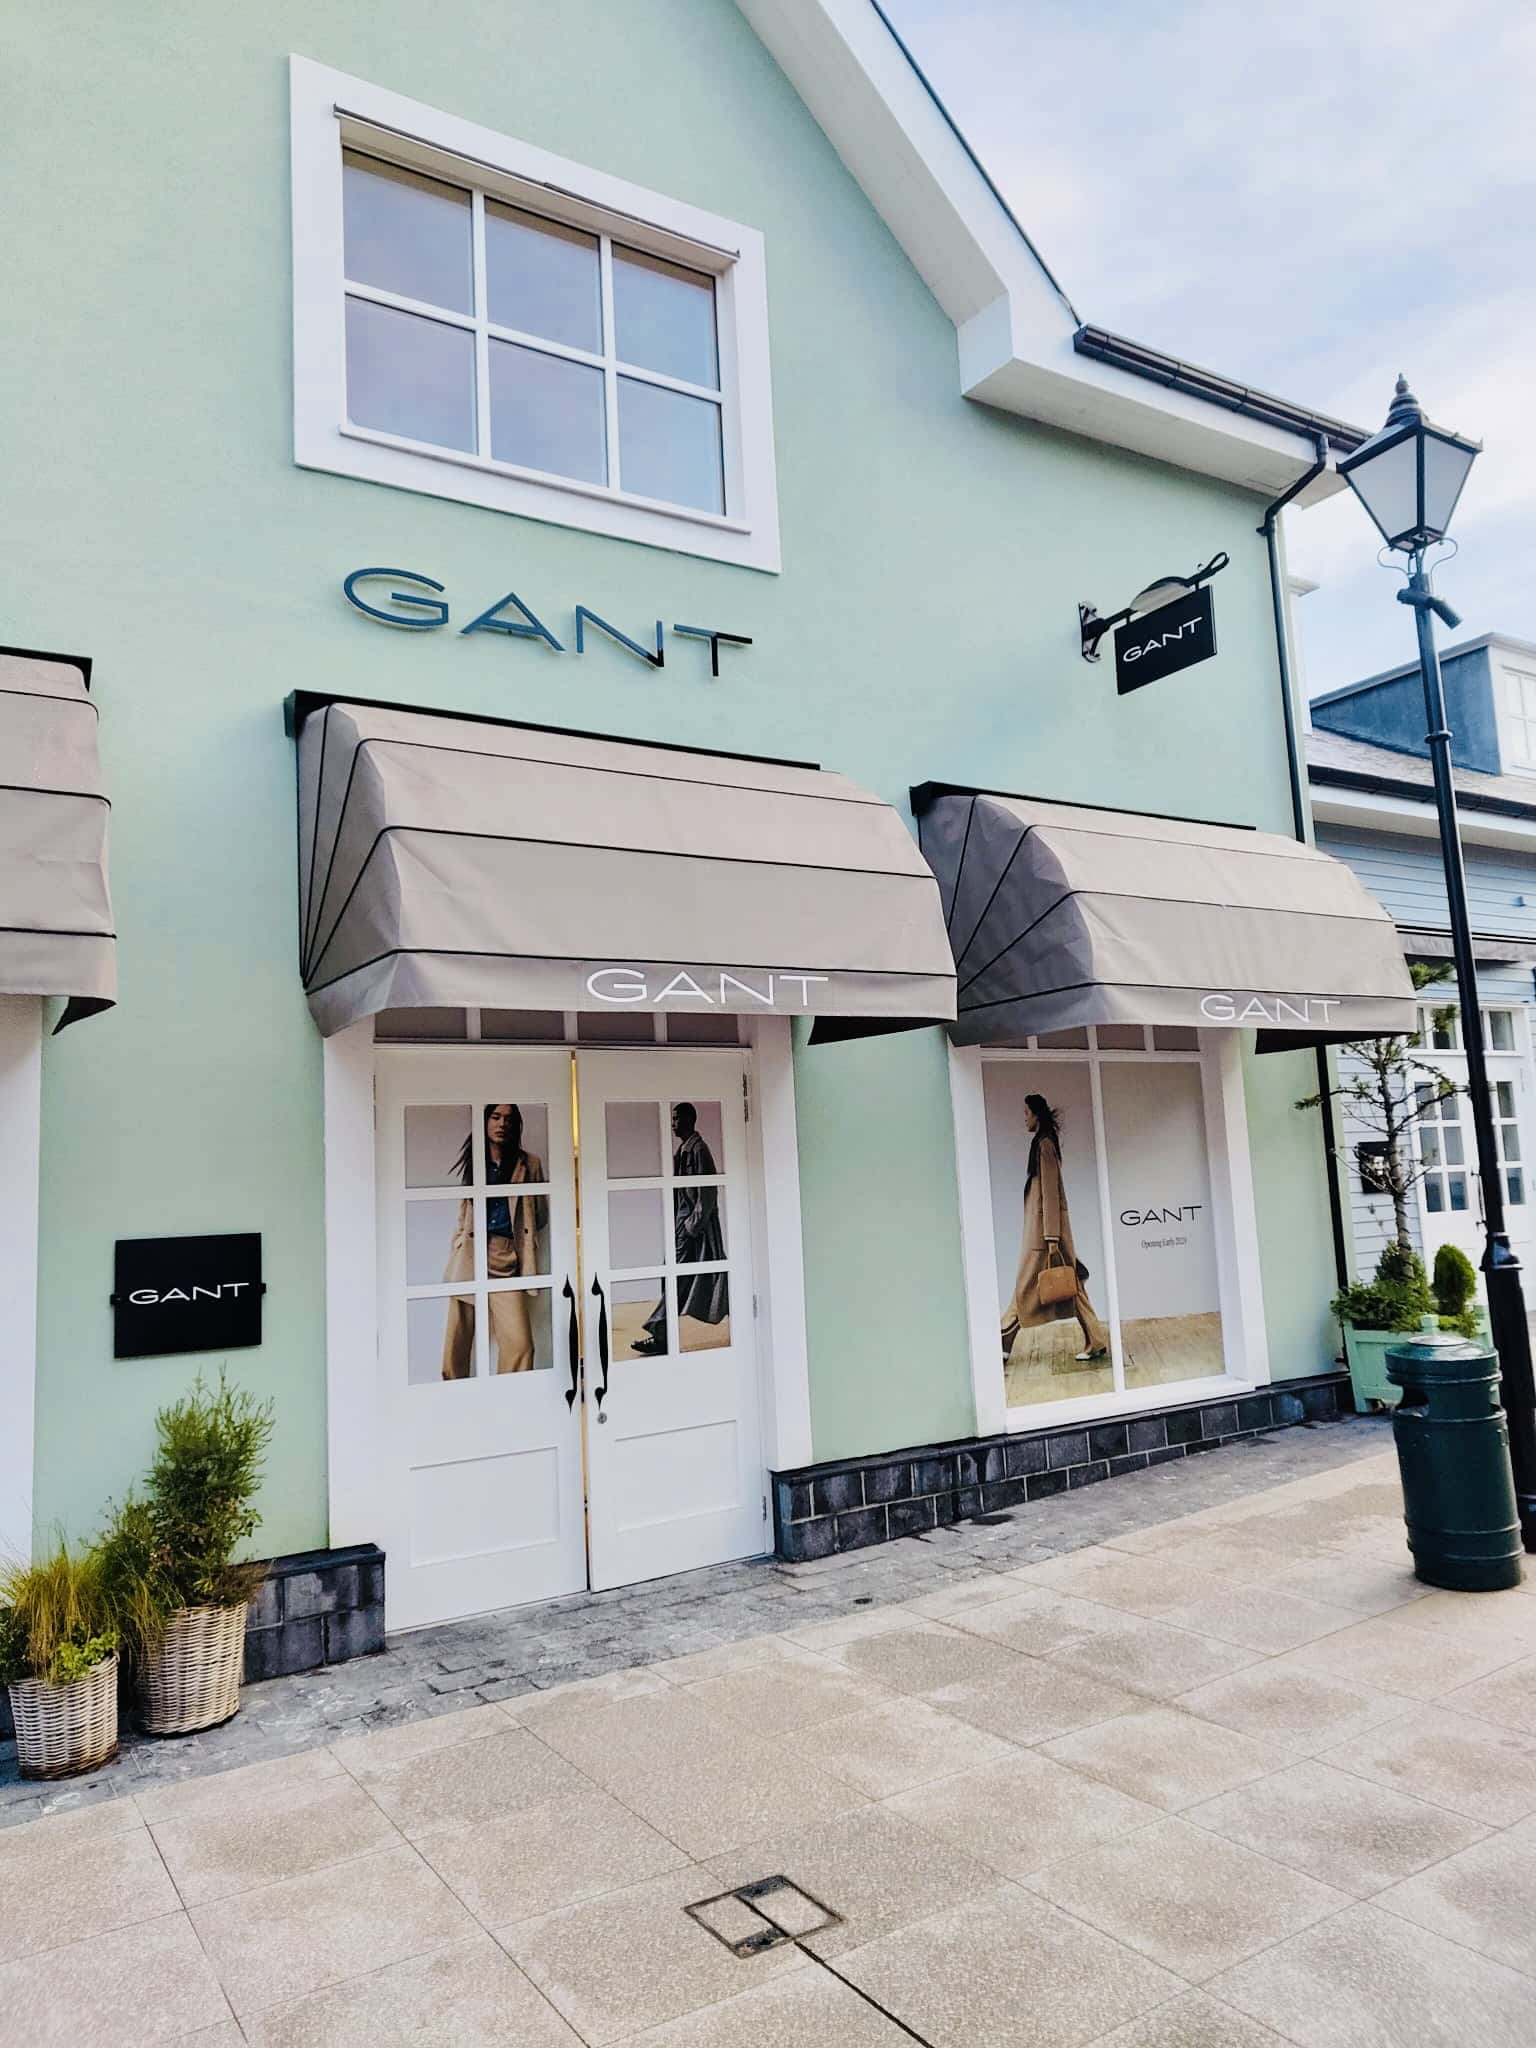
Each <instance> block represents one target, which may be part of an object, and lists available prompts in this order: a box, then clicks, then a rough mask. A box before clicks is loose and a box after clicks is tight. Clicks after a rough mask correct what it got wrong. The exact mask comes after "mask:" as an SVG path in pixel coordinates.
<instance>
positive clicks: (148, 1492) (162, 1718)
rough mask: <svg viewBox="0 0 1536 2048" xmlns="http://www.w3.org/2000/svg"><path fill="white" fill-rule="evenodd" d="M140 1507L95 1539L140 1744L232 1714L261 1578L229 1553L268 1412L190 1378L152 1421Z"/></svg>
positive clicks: (260, 1458)
mask: <svg viewBox="0 0 1536 2048" xmlns="http://www.w3.org/2000/svg"><path fill="white" fill-rule="evenodd" d="M155 1432H156V1437H157V1440H158V1448H157V1450H156V1455H155V1462H154V1465H153V1466H152V1467H151V1470H150V1474H149V1480H148V1483H147V1486H146V1488H145V1492H144V1495H143V1497H142V1498H137V1497H130V1498H129V1499H128V1500H127V1501H125V1502H124V1504H123V1505H122V1506H121V1507H120V1508H118V1509H117V1510H116V1513H115V1515H114V1517H113V1521H112V1525H111V1528H110V1529H109V1531H108V1534H107V1536H106V1538H105V1539H104V1552H105V1558H106V1575H107V1582H108V1588H109V1597H110V1599H111V1601H112V1605H113V1611H114V1613H115V1615H116V1617H117V1621H118V1625H119V1627H120V1629H121V1631H122V1636H123V1641H124V1644H125V1646H126V1647H127V1648H128V1650H129V1651H130V1653H131V1657H132V1663H133V1672H134V1678H135V1681H136V1684H137V1689H138V1697H139V1718H140V1721H141V1722H142V1725H143V1727H144V1729H145V1731H146V1732H147V1733H148V1734H150V1735H188V1734H191V1733H192V1732H193V1731H194V1730H196V1729H199V1728H212V1727H216V1726H217V1725H218V1724H219V1723H220V1722H221V1721H227V1720H229V1719H230V1718H231V1717H232V1716H233V1715H235V1714H236V1713H238V1712H239V1710H240V1678H241V1671H242V1667H243V1664H244V1661H245V1618H246V1609H247V1606H248V1604H249V1602H250V1599H251V1595H252V1594H253V1593H254V1592H255V1591H256V1589H257V1587H258V1586H259V1585H260V1584H261V1582H262V1580H263V1579H264V1578H265V1577H266V1574H267V1567H266V1564H265V1563H264V1562H259V1561H254V1560H244V1561H242V1560H240V1559H239V1558H238V1556H237V1553H238V1552H239V1551H240V1550H242V1549H243V1548H244V1546H245V1545H246V1544H247V1543H248V1542H249V1541H250V1538H251V1537H252V1536H253V1535H254V1534H255V1531H256V1527H257V1524H258V1522H259V1520H260V1517H259V1516H258V1514H257V1512H256V1508H255V1505H254V1503H255V1496H256V1489H257V1486H258V1485H259V1483H260V1479H261V1471H262V1466H263V1464H264V1462H265V1457H266V1450H267V1445H268V1443H269V1441H270V1439H271V1435H272V1404H271V1403H270V1402H266V1403H264V1404H261V1405H258V1404H257V1402H256V1401H255V1400H254V1399H253V1397H252V1396H251V1395H250V1394H248V1393H246V1392H244V1391H243V1390H240V1389H235V1388H231V1387H230V1386H229V1385H228V1383H227V1382H226V1380H225V1379H224V1378H223V1376H222V1375H221V1376H220V1379H219V1384H218V1387H217V1390H215V1391H210V1390H209V1389H208V1388H207V1387H205V1386H204V1384H203V1382H202V1380H201V1379H199V1380H198V1382H197V1384H196V1385H195V1386H194V1388H193V1390H192V1392H191V1393H190V1394H188V1395H187V1396H186V1397H185V1399H183V1400H181V1401H178V1402H175V1403H174V1404H173V1405H172V1406H171V1407H169V1408H163V1409H162V1410H161V1411H160V1413H159V1414H158V1415H157V1416H156V1418H155Z"/></svg>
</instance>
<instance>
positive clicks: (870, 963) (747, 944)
mask: <svg viewBox="0 0 1536 2048" xmlns="http://www.w3.org/2000/svg"><path fill="white" fill-rule="evenodd" d="M291 722H292V724H293V726H294V727H295V729H296V731H297V737H298V752H299V870H300V905H299V911H300V928H301V933H302V966H303V974H304V985H305V988H306V990H307V992H308V996H309V1004H310V1009H311V1012H312V1014H313V1015H314V1017H315V1020H316V1022H317V1023H318V1024H319V1026H320V1029H321V1030H322V1031H323V1032H325V1033H327V1034H330V1033H331V1032H334V1031H338V1030H341V1029H342V1028H343V1027H344V1026H346V1025H348V1024H352V1023H355V1022H357V1021H358V1020H360V1019H361V1018H363V1017H367V1016H370V1015H371V1014H373V1013H374V1012H376V1011H378V1010H383V1009H400V1008H419V1007H423V1006H427V1007H438V1006H449V1007H468V1006H474V1005H479V1006H481V1007H487V1006H489V1007H492V1008H499V1009H522V1010H589V1011H592V1010H597V1011H609V1012H614V1011H629V1012H631V1013H632V1014H637V1013H638V1012H639V1011H640V1010H641V1009H643V1008H649V1009H652V1010H666V1011H669V1012H678V1011H684V1012H693V1013H694V1014H701V1013H703V1012H705V1011H708V1010H716V1009H719V1010H726V1011H732V1012H737V1013H745V1014H747V1015H749V1016H761V1015H771V1014H779V1015H808V1016H835V1017H871V1018H885V1017H889V1018H901V1019H918V1018H920V1019H928V1020H931V1021H934V1022H941V1023H942V1022H947V1021H948V1020H949V1019H951V1018H952V1017H953V1016H954V1013H955V1008H954V963H953V961H952V960H951V958H950V953H949V945H948V941H947V939H946V937H945V933H944V919H943V916H942V914H941V912H940V909H939V891H938V886H937V884H936V883H935V881H934V878H933V874H932V872H931V871H930V869H929V868H928V866H927V864H926V862H925V861H924V860H923V857H922V854H921V853H920V852H919V851H918V848H917V846H916V844H915V843H914V841H913V838H912V835H911V833H910V832H909V831H908V829H907V827H906V826H905V825H904V824H903V823H902V821H901V819H900V817H898V815H897V814H896V812H895V811H894V810H893V809H892V808H891V806H890V805H889V804H887V803H884V802H882V801H881V800H880V799H879V798H878V797H875V796H871V795H870V794H869V793H868V791H866V790H862V789H859V788H857V787H856V786H855V785H854V784H853V783H851V782H848V781H846V780H845V779H844V778H843V777H842V776H840V775H834V774H829V773H826V772H824V771H822V770H820V769H817V768H812V767H805V766H800V765H797V764H794V763H787V762H778V761H764V760H757V759H753V758H749V757H746V756H741V755H728V754H711V753H707V752H703V751H697V752H695V751H692V750H690V749H687V748H682V747H668V746H657V745H652V744H649V743H645V742H638V741H625V740H613V739H606V738H601V737H597V736H593V735H590V734H577V733H565V732H555V731H551V730H549V729H547V728H543V727H531V726H520V725H514V724H509V723H502V722H499V721H496V720H491V719H477V718H464V717H455V716H451V715H446V714H442V713H433V712H426V711H418V710H413V709H406V708H402V707H398V706H391V705H378V704H364V703H359V702H356V701H354V700H327V699H320V698H312V697H306V696H300V697H297V698H295V699H294V700H292V712H291Z"/></svg>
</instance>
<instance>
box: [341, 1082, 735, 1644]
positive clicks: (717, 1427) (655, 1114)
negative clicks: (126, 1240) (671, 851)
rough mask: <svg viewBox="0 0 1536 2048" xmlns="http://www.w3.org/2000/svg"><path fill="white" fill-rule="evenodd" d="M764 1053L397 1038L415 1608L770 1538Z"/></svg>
mask: <svg viewBox="0 0 1536 2048" xmlns="http://www.w3.org/2000/svg"><path fill="white" fill-rule="evenodd" d="M743 1075H744V1066H743V1055H742V1054H740V1053H735V1052H726V1051H720V1052H715V1051H709V1052H702V1051H701V1052H687V1053H684V1052H675V1051H671V1050H661V1049H658V1050H657V1051H656V1052H588V1051H585V1050H582V1051H577V1050H575V1049H571V1050H565V1051H562V1050H558V1049H556V1050H548V1051H531V1050H530V1051H524V1050H522V1049H518V1048H511V1049H509V1048H507V1047H504V1046H491V1045H486V1046H464V1047H461V1048H459V1047H456V1048H453V1049H452V1050H427V1049H425V1048H422V1049H415V1048H408V1049H402V1050H400V1051H398V1052H391V1051H383V1050H381V1051H380V1052H379V1054H378V1065H377V1068H376V1077H377V1078H376V1103H377V1149H376V1157H377V1160H378V1172H379V1189H378V1194H379V1204H378V1213H379V1282H380V1300H379V1374H380V1382H379V1394H380V1403H381V1413H380V1418H379V1420H380V1423H381V1425H382V1426H381V1428H380V1430H379V1443H380V1454H381V1457H382V1458H383V1460H384V1462H385V1464H386V1466H387V1473H386V1475H385V1477H386V1479H387V1485H386V1487H385V1488H384V1489H383V1491H384V1492H385V1494H386V1497H387V1500H386V1508H385V1521H386V1524H387V1530H386V1534H387V1550H388V1567H387V1580H388V1589H389V1590H388V1598H389V1625H390V1626H391V1627H392V1628H413V1627H418V1626H420V1625H422V1624H424V1623H428V1622H435V1621H446V1620H452V1619H455V1618H458V1617H461V1616H464V1615H470V1614H480V1613H485V1612H488V1611H490V1610H492V1609H495V1608H499V1607H509V1606H514V1605H517V1604H518V1603H520V1602H524V1601H530V1600H543V1599H549V1598H552V1597H554V1596H556V1595H558V1594H563V1593H572V1592H576V1591H579V1590H581V1589H582V1588H584V1587H591V1588H593V1589H598V1588H603V1587H610V1586H620V1585H628V1584H631V1583H633V1582H634V1581H637V1580H641V1579H650V1578H656V1577H659V1576H660V1575H662V1574H663V1573H666V1572H676V1571H685V1570H689V1569H692V1568H693V1567H695V1566H698V1565H705V1564H714V1563H718V1562H721V1561H722V1560H724V1559H727V1558H737V1557H748V1556H753V1555H756V1554H758V1553H760V1552H761V1551H762V1550H764V1549H765V1548H767V1542H768V1539H767V1533H766V1521H765V1515H764V1505H763V1503H764V1498H765V1491H766V1489H765V1483H764V1473H763V1468H762V1453H761V1437H760V1423H759V1408H758V1386H757V1373H756V1370H755V1358H754V1344H753V1335H754V1315H753V1294H752V1274H751V1243H750V1231H751V1205H750V1202H749V1199H748V1182H747V1144H746V1126H745V1116H744V1086H743Z"/></svg>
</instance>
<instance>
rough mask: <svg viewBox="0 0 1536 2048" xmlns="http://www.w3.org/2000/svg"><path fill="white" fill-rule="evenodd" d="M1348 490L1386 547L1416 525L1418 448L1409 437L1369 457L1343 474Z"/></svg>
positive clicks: (1417, 517)
mask: <svg viewBox="0 0 1536 2048" xmlns="http://www.w3.org/2000/svg"><path fill="white" fill-rule="evenodd" d="M1344 475H1345V478H1346V479H1347V481H1348V483H1349V485H1350V488H1351V489H1352V490H1353V491H1354V493H1355V496H1356V497H1357V498H1358V499H1359V500H1360V502H1361V504H1362V505H1363V506H1364V507H1365V509H1366V511H1367V512H1369V513H1370V515H1371V517H1372V519H1373V520H1375V522H1376V524H1377V526H1378V527H1379V528H1380V529H1381V536H1382V539H1383V540H1385V541H1386V542H1387V543H1388V544H1389V545H1390V544H1392V543H1393V542H1395V541H1396V540H1398V539H1399V538H1400V537H1401V536H1402V535H1404V534H1411V533H1412V532H1413V531H1414V530H1415V529H1416V527H1417V526H1418V523H1419V447H1418V439H1417V436H1415V435H1413V434H1410V435H1408V436H1407V438H1406V439H1405V440H1402V441H1399V442H1398V443H1397V444H1396V446H1395V447H1391V448H1383V449H1380V450H1378V451H1377V452H1376V453H1375V454H1372V455H1368V456H1367V457H1366V458H1365V460H1364V462H1362V463H1359V464H1358V465H1357V466H1356V467H1355V468H1353V469H1346V470H1345V472H1344Z"/></svg>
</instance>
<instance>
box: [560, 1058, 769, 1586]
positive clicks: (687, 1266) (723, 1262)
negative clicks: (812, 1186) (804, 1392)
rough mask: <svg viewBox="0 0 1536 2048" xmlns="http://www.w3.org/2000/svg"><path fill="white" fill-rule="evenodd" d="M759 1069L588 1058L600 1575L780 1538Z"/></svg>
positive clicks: (600, 1582) (739, 1550) (588, 1216)
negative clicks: (757, 1168)
mask: <svg viewBox="0 0 1536 2048" xmlns="http://www.w3.org/2000/svg"><path fill="white" fill-rule="evenodd" d="M743 1073H744V1066H743V1061H742V1057H741V1055H740V1054H739V1053H727V1052H720V1053H703V1052H700V1053H690V1054H687V1055H682V1054H667V1055H647V1054H644V1053H640V1054H634V1053H619V1052H614V1053H585V1052H584V1053H582V1054H581V1055H580V1057H579V1059H578V1062H577V1075H578V1092H579V1102H580V1119H581V1190H582V1252H583V1270H584V1275H585V1276H586V1288H587V1292H586V1297H585V1303H584V1306H585V1309H586V1322H587V1344H586V1358H587V1366H588V1369H587V1393H586V1398H587V1458H588V1472H589V1481H590V1501H589V1540H590V1544H591V1557H592V1584H593V1586H594V1587H607V1586H620V1585H627V1584H630V1583H632V1582H633V1581H635V1580H637V1579H649V1578H655V1577H658V1576H660V1575H661V1574H662V1573H664V1572H673V1571H686V1570H689V1569H691V1568H692V1567H694V1566H696V1565H701V1564H713V1563H717V1562H719V1561H721V1560H722V1559H725V1558H731V1557H747V1556H752V1555H755V1554H757V1553H759V1552H761V1551H762V1550H764V1549H765V1548H766V1547H767V1535H766V1530H765V1523H764V1519H763V1491H764V1484H763V1470H762V1451H761V1434H760V1428H759V1418H758V1388H757V1373H756V1360H755V1355H754V1351H755V1347H754V1317H753V1311H752V1273H751V1243H750V1230H751V1223H750V1203H749V1200H748V1188H747V1167H746V1125H745V1117H744V1113H743V1089H742V1076H743ZM605 1360H606V1371H605V1370H604V1361H605Z"/></svg>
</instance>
